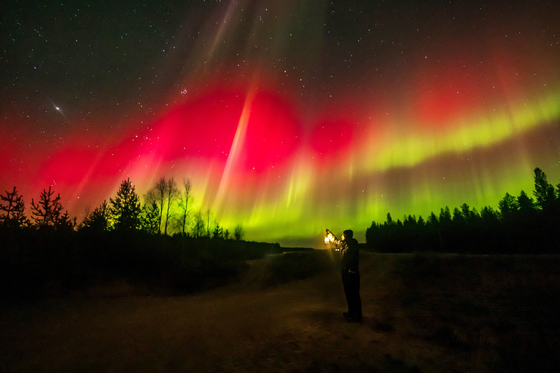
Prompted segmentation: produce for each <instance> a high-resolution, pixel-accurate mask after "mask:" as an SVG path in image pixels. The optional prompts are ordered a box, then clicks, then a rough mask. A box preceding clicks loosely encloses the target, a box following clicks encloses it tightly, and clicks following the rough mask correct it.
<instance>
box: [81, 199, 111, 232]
mask: <svg viewBox="0 0 560 373" xmlns="http://www.w3.org/2000/svg"><path fill="white" fill-rule="evenodd" d="M81 226H82V228H88V229H92V230H95V231H98V232H102V231H106V230H108V229H109V207H108V205H107V201H103V202H102V203H101V205H99V206H98V207H96V208H95V209H94V210H93V212H92V213H91V214H90V213H88V214H86V217H85V218H84V221H82V224H81Z"/></svg>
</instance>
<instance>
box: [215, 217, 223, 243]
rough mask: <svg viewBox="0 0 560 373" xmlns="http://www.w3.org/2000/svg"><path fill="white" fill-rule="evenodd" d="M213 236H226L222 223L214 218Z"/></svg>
mask: <svg viewBox="0 0 560 373" xmlns="http://www.w3.org/2000/svg"><path fill="white" fill-rule="evenodd" d="M212 238H218V239H222V238H224V228H222V227H221V226H220V224H219V223H218V222H216V221H215V220H214V231H213V232H212Z"/></svg>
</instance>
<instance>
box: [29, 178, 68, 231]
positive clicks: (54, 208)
mask: <svg viewBox="0 0 560 373" xmlns="http://www.w3.org/2000/svg"><path fill="white" fill-rule="evenodd" d="M53 196H54V191H53V190H52V189H51V187H50V186H49V190H48V191H47V190H46V189H43V191H42V192H41V195H40V196H39V201H38V202H37V203H35V201H34V200H33V198H32V199H31V213H32V214H33V217H32V219H33V221H34V222H35V225H37V226H39V227H47V226H56V225H57V223H58V222H59V220H60V218H61V211H62V204H61V203H60V193H59V194H58V195H57V196H56V197H54V198H53Z"/></svg>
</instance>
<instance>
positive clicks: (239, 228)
mask: <svg viewBox="0 0 560 373" xmlns="http://www.w3.org/2000/svg"><path fill="white" fill-rule="evenodd" d="M233 236H234V237H235V239H236V240H237V241H241V240H242V239H243V236H245V231H244V230H243V225H242V224H241V223H239V224H237V225H236V226H235V230H234V231H233Z"/></svg>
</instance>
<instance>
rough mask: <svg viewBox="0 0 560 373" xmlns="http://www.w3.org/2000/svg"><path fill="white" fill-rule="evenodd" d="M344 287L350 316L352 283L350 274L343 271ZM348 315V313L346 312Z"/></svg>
mask: <svg viewBox="0 0 560 373" xmlns="http://www.w3.org/2000/svg"><path fill="white" fill-rule="evenodd" d="M342 286H343V287H344V296H345V297H346V303H347V304H348V312H347V313H348V314H350V303H351V292H352V290H351V289H350V282H349V278H348V272H347V271H342ZM345 313H346V312H345Z"/></svg>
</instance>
